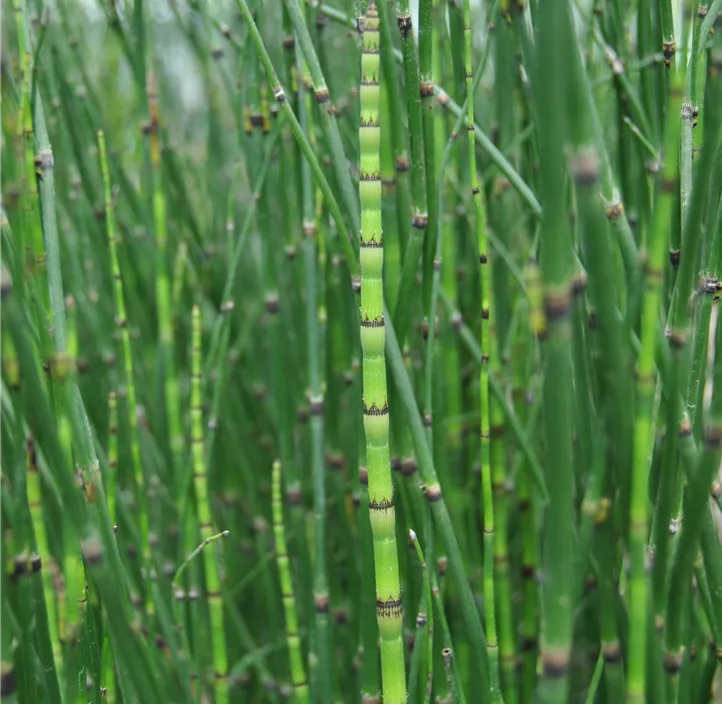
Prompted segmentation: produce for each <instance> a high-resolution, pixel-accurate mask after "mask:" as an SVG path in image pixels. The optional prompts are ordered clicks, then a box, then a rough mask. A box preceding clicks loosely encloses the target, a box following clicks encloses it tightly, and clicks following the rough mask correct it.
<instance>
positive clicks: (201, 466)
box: [190, 306, 228, 704]
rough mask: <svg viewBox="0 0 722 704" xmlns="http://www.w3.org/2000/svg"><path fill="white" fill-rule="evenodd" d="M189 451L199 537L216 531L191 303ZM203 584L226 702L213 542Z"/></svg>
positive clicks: (219, 699) (197, 325)
mask: <svg viewBox="0 0 722 704" xmlns="http://www.w3.org/2000/svg"><path fill="white" fill-rule="evenodd" d="M191 329H192V348H191V409H190V410H191V453H192V456H193V484H194V487H195V492H196V510H197V511H198V528H199V531H200V536H201V540H202V541H204V542H205V541H206V540H208V539H209V538H210V537H211V536H212V535H214V534H215V533H217V532H218V531H216V530H215V529H214V526H213V519H212V516H211V506H210V496H209V493H208V480H207V478H206V467H205V459H204V456H203V396H202V370H203V364H202V351H201V313H200V309H199V308H198V306H193V311H192V313H191ZM203 566H204V568H205V581H206V584H205V587H206V596H207V598H208V607H209V609H210V614H211V653H212V656H213V668H214V672H213V683H214V687H213V689H214V692H215V701H216V704H225V703H226V702H228V655H227V652H226V636H225V628H224V623H225V620H224V616H223V601H222V598H221V582H220V576H219V574H218V563H217V561H216V549H215V545H213V546H208V547H207V549H206V550H204V551H203Z"/></svg>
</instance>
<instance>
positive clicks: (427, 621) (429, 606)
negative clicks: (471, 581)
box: [409, 529, 434, 704]
mask: <svg viewBox="0 0 722 704" xmlns="http://www.w3.org/2000/svg"><path fill="white" fill-rule="evenodd" d="M409 536H410V538H411V541H412V542H413V544H414V549H415V550H416V555H417V557H418V558H419V564H420V565H421V573H422V576H423V580H424V591H423V597H422V598H423V600H424V602H425V606H426V613H425V614H423V618H422V612H421V611H419V615H418V617H417V619H416V623H417V625H425V626H426V631H427V653H426V657H427V673H426V687H425V690H424V704H428V703H429V702H430V701H431V693H432V691H433V684H434V637H433V636H434V602H433V597H432V593H431V580H430V579H429V569H428V566H427V564H426V560H425V559H424V552H423V550H422V549H421V544H420V543H419V539H418V537H417V535H416V533H415V531H414V530H413V529H411V530H409ZM420 622H421V623H420Z"/></svg>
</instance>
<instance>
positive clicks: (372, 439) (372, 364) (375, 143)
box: [359, 2, 406, 704]
mask: <svg viewBox="0 0 722 704" xmlns="http://www.w3.org/2000/svg"><path fill="white" fill-rule="evenodd" d="M365 25H366V29H365V32H364V35H363V38H362V45H363V54H362V57H361V88H360V102H361V117H360V126H359V146H360V172H361V173H360V176H361V177H360V180H359V196H360V202H361V251H360V265H361V301H360V305H361V310H360V313H361V347H362V350H363V406H364V432H365V435H366V465H367V468H368V496H369V508H370V511H369V518H370V522H371V531H372V534H373V546H374V571H375V578H376V599H377V604H376V614H377V621H378V626H379V635H380V650H381V675H382V677H381V679H382V688H383V700H384V702H387V703H388V704H402V703H403V702H406V677H405V666H404V645H403V620H402V611H401V589H400V585H399V565H398V554H397V547H396V533H395V520H396V519H395V510H394V507H393V499H394V491H393V483H392V479H391V466H390V456H389V409H388V403H387V396H386V361H385V353H384V345H385V328H384V294H383V264H384V255H383V231H382V223H381V173H380V171H381V169H380V166H381V165H380V147H381V131H380V125H379V104H380V90H379V78H380V75H379V54H378V47H379V32H378V27H379V19H378V15H377V14H376V9H375V7H374V5H373V2H372V3H371V5H370V7H369V11H368V16H367V17H366V18H365Z"/></svg>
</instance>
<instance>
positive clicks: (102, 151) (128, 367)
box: [98, 130, 154, 615]
mask: <svg viewBox="0 0 722 704" xmlns="http://www.w3.org/2000/svg"><path fill="white" fill-rule="evenodd" d="M98 152H99V155H100V170H101V173H102V177H103V189H104V198H105V200H104V206H105V227H106V230H107V233H108V244H109V250H110V267H111V273H112V276H113V299H114V303H115V324H116V326H117V328H118V329H119V331H120V342H121V355H122V358H123V362H122V363H123V365H124V373H125V388H126V394H127V400H128V425H129V428H130V451H131V461H132V465H133V467H132V469H133V480H134V483H135V486H136V490H137V492H138V494H137V497H136V498H137V501H138V509H137V518H136V520H137V522H138V523H137V525H138V531H139V535H140V536H141V540H143V541H144V542H143V546H142V551H143V561H144V564H145V567H146V569H148V568H149V567H150V560H151V558H150V545H149V543H148V541H147V540H145V538H146V537H147V536H148V509H147V502H146V489H145V477H144V475H143V466H142V463H141V458H140V438H139V432H138V415H137V410H136V409H137V400H136V391H135V373H134V370H133V353H132V350H131V346H130V333H129V331H128V318H127V316H126V311H125V295H124V292H123V279H122V277H121V273H120V264H119V260H118V243H119V242H120V237H119V236H118V234H117V230H116V226H115V214H114V212H113V200H112V191H111V184H110V171H109V170H108V154H107V149H106V144H105V135H104V133H103V132H102V130H100V131H98ZM111 434H112V433H111ZM110 469H111V472H112V471H114V470H113V468H112V467H111V468H110ZM113 493H114V492H111V494H110V495H109V496H113ZM110 500H111V501H113V502H114V501H115V499H114V498H112V499H110ZM109 508H110V505H109ZM115 518H116V517H115V516H114V515H113V513H111V519H113V520H115ZM145 608H146V611H147V612H148V615H151V614H152V613H153V611H154V606H153V603H152V598H151V589H150V588H149V587H148V588H146V589H145Z"/></svg>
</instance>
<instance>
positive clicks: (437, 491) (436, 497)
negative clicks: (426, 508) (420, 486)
mask: <svg viewBox="0 0 722 704" xmlns="http://www.w3.org/2000/svg"><path fill="white" fill-rule="evenodd" d="M424 494H425V496H426V498H427V499H428V500H429V502H430V503H434V502H436V501H441V499H442V498H443V497H442V494H441V487H440V486H439V485H438V484H430V485H428V486H425V487H424Z"/></svg>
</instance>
